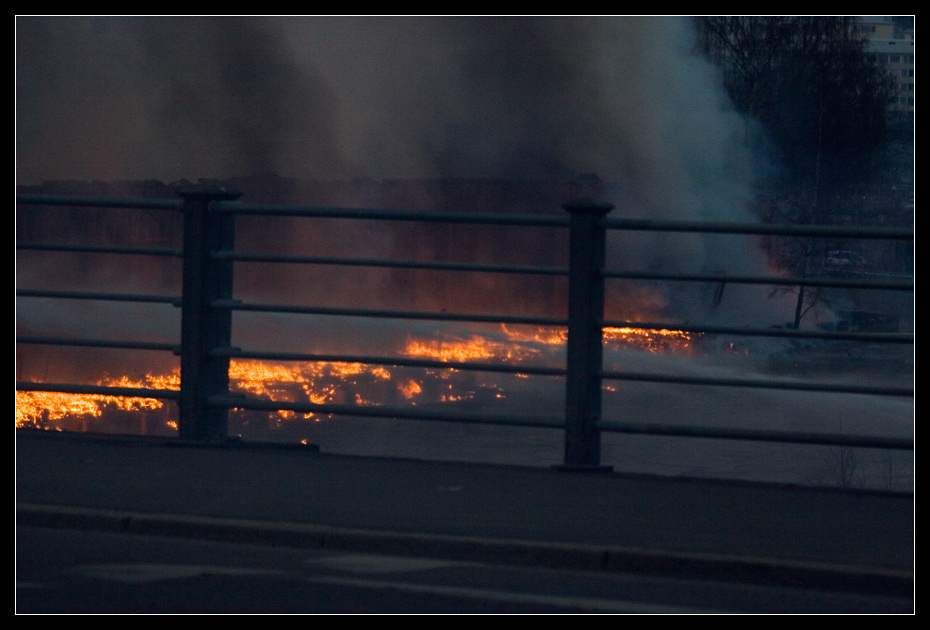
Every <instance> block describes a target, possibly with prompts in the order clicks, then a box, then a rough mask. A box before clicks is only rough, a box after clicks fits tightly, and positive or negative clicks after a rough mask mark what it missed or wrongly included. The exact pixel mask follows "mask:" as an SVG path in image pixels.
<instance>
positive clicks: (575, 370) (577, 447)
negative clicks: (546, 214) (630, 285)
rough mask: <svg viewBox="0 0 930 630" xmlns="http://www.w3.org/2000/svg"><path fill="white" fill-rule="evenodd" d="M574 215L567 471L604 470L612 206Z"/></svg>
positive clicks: (578, 206) (579, 206)
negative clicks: (606, 317)
mask: <svg viewBox="0 0 930 630" xmlns="http://www.w3.org/2000/svg"><path fill="white" fill-rule="evenodd" d="M563 207H564V208H565V210H567V211H568V212H569V214H570V215H571V218H570V221H569V226H570V236H569V239H570V242H569V272H568V365H567V371H568V373H567V378H566V385H565V463H564V466H560V467H559V468H560V469H562V470H591V471H609V470H612V468H611V467H609V466H601V465H600V463H601V433H600V428H599V427H598V424H599V423H600V420H601V376H600V373H601V370H602V369H603V367H602V361H603V352H604V350H603V331H602V326H603V324H602V322H603V319H604V256H605V232H606V230H605V228H604V226H603V223H602V219H603V218H604V216H605V215H606V214H607V213H608V212H610V211H611V210H613V206H612V205H610V204H608V203H603V202H597V201H594V200H591V199H580V200H578V201H572V202H569V203H567V204H565V205H564V206H563Z"/></svg>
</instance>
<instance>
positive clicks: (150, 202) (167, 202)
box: [16, 193, 184, 210]
mask: <svg viewBox="0 0 930 630" xmlns="http://www.w3.org/2000/svg"><path fill="white" fill-rule="evenodd" d="M16 203H23V204H31V205H43V206H60V207H72V208H76V207H83V208H88V207H91V208H119V209H123V208H131V209H137V210H181V209H182V208H183V206H184V202H183V201H182V200H181V199H138V198H120V197H95V196H91V195H35V194H30V193H19V194H17V195H16Z"/></svg>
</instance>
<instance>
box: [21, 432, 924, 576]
mask: <svg viewBox="0 0 930 630" xmlns="http://www.w3.org/2000/svg"><path fill="white" fill-rule="evenodd" d="M16 440H17V443H16V457H17V462H16V474H17V479H16V492H17V495H16V501H17V521H18V523H20V524H23V525H26V524H30V525H45V526H53V527H63V528H94V529H107V530H118V531H131V532H137V533H147V534H160V535H173V536H185V537H197V538H211V539H216V540H227V541H238V542H243V543H254V544H277V545H288V546H301V547H314V548H329V549H342V550H356V551H363V552H373V553H384V554H401V555H418V556H427V557H438V558H451V559H467V560H474V561H479V562H488V563H501V564H538V565H544V566H549V567H560V568H577V569H587V570H611V571H632V572H645V573H650V574H662V575H680V576H687V577H691V578H695V577H697V578H700V577H706V578H708V579H725V580H739V581H752V582H760V583H779V584H786V585H788V584H790V585H798V586H815V585H816V586H818V587H821V588H828V589H829V588H836V589H853V590H857V591H864V592H875V593H879V592H882V593H904V594H911V593H912V592H913V561H914V498H913V496H912V495H889V494H878V493H866V492H859V493H854V492H841V491H834V490H819V489H813V488H801V487H787V486H773V485H763V484H750V483H742V482H741V483H736V482H722V481H699V480H688V479H675V478H662V477H648V476H631V475H621V474H615V473H606V474H604V473H600V474H599V473H566V472H558V471H554V470H549V469H543V468H520V467H507V466H494V465H480V464H461V463H448V462H425V461H415V460H403V459H389V458H363V457H350V456H340V455H330V454H321V453H318V452H315V451H314V450H313V449H311V448H300V447H289V446H275V445H249V444H241V445H238V446H235V445H231V446H217V447H200V446H191V445H184V444H180V443H177V442H168V441H166V440H164V439H145V438H120V437H107V436H87V435H81V434H53V433H48V432H38V431H25V430H18V431H17V433H16Z"/></svg>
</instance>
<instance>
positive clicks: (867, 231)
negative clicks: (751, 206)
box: [603, 219, 914, 241]
mask: <svg viewBox="0 0 930 630" xmlns="http://www.w3.org/2000/svg"><path fill="white" fill-rule="evenodd" d="M603 226H604V227H605V228H607V229H608V230H624V231H642V232H690V233H705V234H708V233H709V234H755V235H758V236H766V235H769V236H807V237H819V238H849V239H853V238H855V239H880V240H895V241H913V240H914V230H913V229H909V228H891V227H850V226H843V225H784V224H779V223H721V222H715V221H707V222H699V221H653V220H650V219H604V220H603Z"/></svg>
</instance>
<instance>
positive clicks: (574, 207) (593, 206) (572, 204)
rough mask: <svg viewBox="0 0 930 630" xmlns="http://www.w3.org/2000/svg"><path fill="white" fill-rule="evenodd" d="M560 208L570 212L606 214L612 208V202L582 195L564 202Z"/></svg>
mask: <svg viewBox="0 0 930 630" xmlns="http://www.w3.org/2000/svg"><path fill="white" fill-rule="evenodd" d="M562 208H564V209H565V210H567V211H568V212H569V213H571V214H601V215H603V214H607V213H608V212H610V211H611V210H613V209H614V206H613V204H610V203H607V202H606V201H598V200H596V199H592V198H591V197H583V198H582V199H574V200H572V201H569V202H567V203H565V204H564V205H563V206H562Z"/></svg>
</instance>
